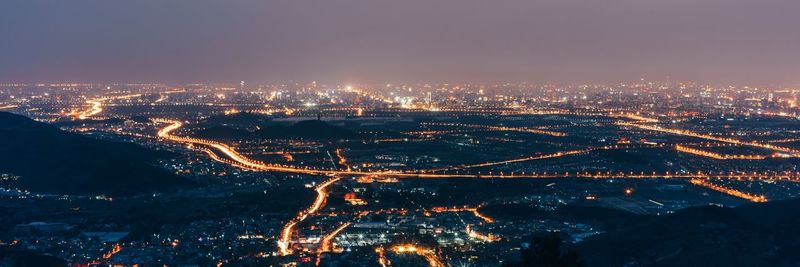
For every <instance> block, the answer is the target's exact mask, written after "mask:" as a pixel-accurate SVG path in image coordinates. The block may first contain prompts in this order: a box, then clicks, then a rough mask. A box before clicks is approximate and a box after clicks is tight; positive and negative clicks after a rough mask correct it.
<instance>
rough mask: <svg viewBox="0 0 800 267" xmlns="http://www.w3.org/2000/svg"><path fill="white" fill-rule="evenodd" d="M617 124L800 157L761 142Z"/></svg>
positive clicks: (654, 127)
mask: <svg viewBox="0 0 800 267" xmlns="http://www.w3.org/2000/svg"><path fill="white" fill-rule="evenodd" d="M616 124H617V125H620V126H628V127H635V128H639V129H642V130H650V131H656V132H663V133H670V134H675V135H682V136H689V137H695V138H701V139H707V140H713V141H718V142H723V143H730V144H737V145H745V146H752V147H758V148H764V149H769V150H772V151H777V152H783V153H790V154H792V155H795V156H798V155H800V151H798V150H794V149H791V148H787V147H781V146H775V145H772V144H765V143H759V142H750V141H741V140H737V139H733V138H724V137H717V136H713V135H708V134H701V133H696V132H692V131H687V130H680V129H670V128H663V127H661V126H654V125H643V124H636V123H628V122H617V123H616Z"/></svg>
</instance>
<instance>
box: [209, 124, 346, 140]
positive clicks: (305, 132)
mask: <svg viewBox="0 0 800 267" xmlns="http://www.w3.org/2000/svg"><path fill="white" fill-rule="evenodd" d="M194 136H195V137H199V138H212V139H237V138H301V139H311V138H319V139H352V138H358V134H356V133H354V132H352V131H350V130H348V129H345V128H343V127H339V126H335V125H331V124H328V123H326V122H324V121H319V120H306V121H300V122H297V123H295V124H292V125H269V126H265V127H263V128H261V129H259V130H256V131H252V132H251V131H247V130H244V129H239V128H234V127H229V126H213V127H209V128H206V129H204V130H200V131H197V132H196V133H195V134H194Z"/></svg>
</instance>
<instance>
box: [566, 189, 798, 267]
mask: <svg viewBox="0 0 800 267" xmlns="http://www.w3.org/2000/svg"><path fill="white" fill-rule="evenodd" d="M798 208H800V200H787V201H776V202H769V203H763V204H753V205H748V206H742V207H737V208H720V207H714V206H704V207H694V208H688V209H684V210H680V211H678V212H676V213H674V214H671V215H666V216H663V217H657V218H656V219H650V220H647V219H645V220H641V221H639V220H631V221H628V223H627V226H626V227H619V228H616V229H614V230H611V231H609V232H608V233H606V234H602V235H598V236H597V237H595V238H591V239H589V240H587V241H586V242H585V243H583V244H581V245H580V251H581V255H583V256H584V257H585V258H586V259H587V261H588V263H589V266H800V255H798V254H797V253H796V251H797V250H798V249H800V244H798V243H797V242H796V241H797V240H800V227H798V225H800V213H798V212H796V211H797V210H798Z"/></svg>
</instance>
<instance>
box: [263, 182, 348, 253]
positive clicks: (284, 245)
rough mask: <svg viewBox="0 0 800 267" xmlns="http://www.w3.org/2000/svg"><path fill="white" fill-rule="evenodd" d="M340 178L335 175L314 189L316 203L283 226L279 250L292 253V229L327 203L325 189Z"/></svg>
mask: <svg viewBox="0 0 800 267" xmlns="http://www.w3.org/2000/svg"><path fill="white" fill-rule="evenodd" d="M340 179H342V178H341V177H333V178H331V179H328V180H327V181H325V182H323V183H321V184H319V185H318V186H317V187H316V188H315V189H314V191H317V198H316V199H314V203H313V204H311V206H310V207H308V209H306V210H304V211H301V212H300V213H299V214H297V216H296V217H295V218H293V219H291V220H289V222H288V223H286V225H285V226H284V227H283V230H282V231H281V238H280V240H279V241H278V249H279V251H278V252H279V253H280V254H281V255H283V256H286V255H290V254H292V250H291V248H290V245H291V239H292V229H293V228H294V227H295V225H297V224H298V223H300V222H302V221H304V220H305V219H306V218H308V216H309V215H312V214H315V213H317V212H318V211H319V209H320V208H322V207H323V206H324V205H325V202H326V201H327V199H328V192H327V191H325V189H326V188H327V187H328V186H330V185H332V184H334V183H336V182H337V181H339V180H340Z"/></svg>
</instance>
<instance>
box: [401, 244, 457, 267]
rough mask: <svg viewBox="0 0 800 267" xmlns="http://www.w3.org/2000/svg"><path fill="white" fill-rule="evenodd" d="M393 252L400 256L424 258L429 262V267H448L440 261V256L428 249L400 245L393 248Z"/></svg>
mask: <svg viewBox="0 0 800 267" xmlns="http://www.w3.org/2000/svg"><path fill="white" fill-rule="evenodd" d="M392 251H393V252H395V253H398V254H403V253H413V254H417V255H419V256H422V257H424V258H425V260H427V261H428V266H430V267H445V266H447V265H445V264H444V263H443V262H442V260H440V259H439V256H437V255H436V252H434V251H433V250H431V249H428V248H423V247H417V246H415V245H398V246H394V247H392Z"/></svg>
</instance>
